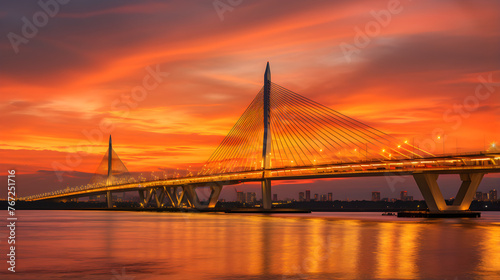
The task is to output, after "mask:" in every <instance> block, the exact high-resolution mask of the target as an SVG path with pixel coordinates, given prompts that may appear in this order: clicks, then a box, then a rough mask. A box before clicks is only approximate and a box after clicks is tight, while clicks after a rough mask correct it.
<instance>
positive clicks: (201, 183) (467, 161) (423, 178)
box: [21, 63, 500, 212]
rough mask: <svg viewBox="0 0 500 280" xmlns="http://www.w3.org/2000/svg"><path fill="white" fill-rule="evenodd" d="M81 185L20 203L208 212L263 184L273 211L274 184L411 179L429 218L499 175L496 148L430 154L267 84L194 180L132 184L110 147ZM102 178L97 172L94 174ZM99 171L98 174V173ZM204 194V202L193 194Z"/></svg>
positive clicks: (463, 205)
mask: <svg viewBox="0 0 500 280" xmlns="http://www.w3.org/2000/svg"><path fill="white" fill-rule="evenodd" d="M104 168H107V170H106V172H104V174H96V176H94V178H92V180H91V182H90V183H89V184H88V185H86V186H80V187H72V188H68V189H65V190H59V191H54V192H48V193H43V194H37V195H31V196H28V197H23V198H21V200H26V201H44V200H54V201H66V200H70V199H75V198H79V197H88V196H94V195H102V194H104V195H106V198H107V206H108V207H113V201H112V193H117V192H128V191H138V193H139V196H140V200H141V206H142V207H147V205H148V204H151V203H153V204H156V207H159V208H161V207H175V208H180V207H188V208H213V207H215V205H216V203H217V201H218V197H219V195H220V192H221V190H222V188H223V187H224V186H227V185H233V184H240V183H243V182H261V186H262V187H261V189H262V208H263V209H271V206H272V204H271V188H272V181H276V180H301V179H322V178H345V177H365V176H403V175H408V176H413V178H414V179H415V181H416V183H417V185H418V187H419V189H420V191H421V193H422V195H423V197H424V199H425V201H426V203H427V207H428V208H429V211H430V212H446V211H466V210H468V209H469V207H470V204H471V202H472V200H473V197H474V195H475V192H476V190H477V188H478V186H479V184H480V183H481V180H482V178H483V176H484V175H485V174H487V173H498V172H500V150H498V149H497V148H496V147H492V148H490V149H489V150H487V151H479V152H473V153H455V154H446V155H435V154H432V153H430V152H427V151H425V150H423V149H420V148H419V147H418V146H414V145H413V144H412V143H410V141H408V140H405V139H402V140H400V139H396V138H394V137H392V136H391V135H388V134H385V133H383V132H382V131H380V130H378V129H375V128H373V127H371V126H369V125H367V124H365V123H362V122H360V121H358V120H355V119H353V118H350V117H348V116H346V115H344V114H342V113H340V112H337V111H335V110H333V109H330V108H328V107H326V106H323V105H321V104H319V103H317V102H314V101H313V100H311V99H308V98H306V97H304V96H301V95H299V94H297V93H295V92H292V91H290V90H288V89H286V88H283V87H281V86H279V85H277V84H275V83H273V82H271V71H270V67H269V63H267V67H266V71H265V74H264V86H263V88H262V89H261V90H260V91H259V93H258V94H257V96H256V97H255V98H254V100H253V101H252V102H251V103H250V105H249V106H248V107H247V109H246V110H245V111H244V113H243V114H242V115H241V117H240V118H239V119H238V121H237V122H236V124H235V125H234V126H233V127H232V129H231V130H230V131H229V133H228V134H227V136H226V137H225V138H224V139H223V140H222V142H221V143H220V145H219V146H218V147H217V148H216V150H215V151H214V152H213V154H212V155H211V156H210V158H209V159H208V160H207V162H206V163H205V164H204V166H203V167H202V168H201V170H200V171H199V172H198V173H197V174H196V175H189V176H187V175H186V176H183V177H178V178H162V179H160V178H153V179H150V180H145V179H141V178H139V179H136V178H132V177H131V176H129V175H128V174H129V173H128V170H127V168H126V167H125V165H124V164H123V162H122V161H121V160H120V159H119V157H118V155H117V153H116V152H115V151H114V150H113V148H112V142H111V137H110V139H109V147H108V151H107V152H106V154H105V156H104V158H103V161H102V162H101V164H100V165H99V168H98V170H102V169H104ZM98 173H99V172H98ZM101 173H102V172H101ZM441 174H455V175H457V176H459V177H460V179H461V181H462V183H461V186H460V188H459V190H458V193H457V195H456V197H455V200H454V201H453V204H452V205H447V204H446V202H445V200H444V198H443V195H442V193H441V190H440V189H439V185H438V183H437V179H438V177H439V175H441ZM200 188H205V189H206V190H208V191H209V197H208V201H207V203H201V202H200V200H199V197H198V194H197V192H196V190H197V189H200Z"/></svg>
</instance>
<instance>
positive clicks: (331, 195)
mask: <svg viewBox="0 0 500 280" xmlns="http://www.w3.org/2000/svg"><path fill="white" fill-rule="evenodd" d="M328 201H333V193H331V192H330V193H328Z"/></svg>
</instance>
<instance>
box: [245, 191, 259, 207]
mask: <svg viewBox="0 0 500 280" xmlns="http://www.w3.org/2000/svg"><path fill="white" fill-rule="evenodd" d="M256 200H257V197H256V195H255V192H247V197H246V202H247V203H250V204H253V203H255V201H256Z"/></svg>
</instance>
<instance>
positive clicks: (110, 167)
mask: <svg viewBox="0 0 500 280" xmlns="http://www.w3.org/2000/svg"><path fill="white" fill-rule="evenodd" d="M112 163H113V144H112V142H111V135H109V146H108V182H109V179H111V174H113V164H112Z"/></svg>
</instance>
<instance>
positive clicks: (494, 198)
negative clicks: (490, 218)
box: [489, 189, 498, 201]
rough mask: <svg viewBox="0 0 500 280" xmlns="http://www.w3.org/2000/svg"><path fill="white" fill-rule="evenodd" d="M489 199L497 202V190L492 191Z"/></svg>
mask: <svg viewBox="0 0 500 280" xmlns="http://www.w3.org/2000/svg"><path fill="white" fill-rule="evenodd" d="M489 199H490V200H491V201H496V200H497V199H498V197H497V190H496V189H494V190H491V191H490V197H489Z"/></svg>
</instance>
